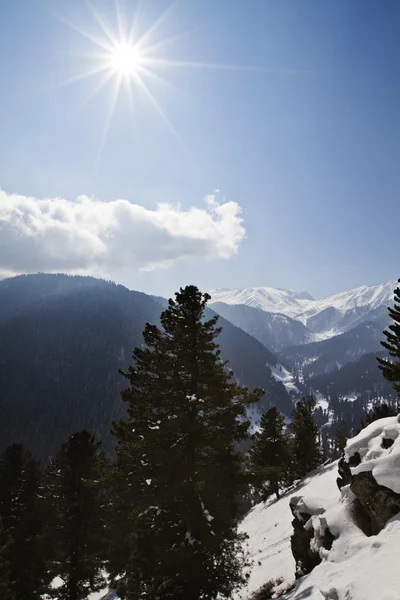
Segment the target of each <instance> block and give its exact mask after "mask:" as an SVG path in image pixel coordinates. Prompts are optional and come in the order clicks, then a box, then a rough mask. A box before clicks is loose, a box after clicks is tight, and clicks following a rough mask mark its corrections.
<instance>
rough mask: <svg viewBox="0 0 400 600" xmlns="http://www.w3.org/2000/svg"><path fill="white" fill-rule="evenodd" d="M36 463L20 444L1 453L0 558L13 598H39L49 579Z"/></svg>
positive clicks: (38, 472)
mask: <svg viewBox="0 0 400 600" xmlns="http://www.w3.org/2000/svg"><path fill="white" fill-rule="evenodd" d="M41 475H42V474H41V470H40V466H39V463H38V462H37V461H36V460H35V459H34V458H33V457H32V455H31V454H30V453H29V452H28V451H27V450H26V449H25V448H24V447H23V446H22V445H21V444H13V445H11V446H9V447H8V448H6V450H5V451H4V452H3V454H2V455H1V456H0V519H1V522H2V529H3V533H2V535H1V538H2V548H1V559H0V560H1V561H2V562H3V564H6V565H7V571H8V580H9V587H10V588H11V590H12V593H13V594H14V597H15V600H38V599H39V598H41V594H42V593H43V592H44V590H45V586H46V584H47V583H48V581H49V575H48V569H47V565H46V556H45V548H44V543H43V516H44V515H43V506H42V499H41V493H40V486H41Z"/></svg>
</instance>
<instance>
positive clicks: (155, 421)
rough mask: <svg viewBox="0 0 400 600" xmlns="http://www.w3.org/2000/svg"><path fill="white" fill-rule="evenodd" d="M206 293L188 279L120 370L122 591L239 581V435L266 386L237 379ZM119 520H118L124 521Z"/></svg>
mask: <svg viewBox="0 0 400 600" xmlns="http://www.w3.org/2000/svg"><path fill="white" fill-rule="evenodd" d="M209 298H210V296H208V294H201V292H200V291H199V290H198V289H197V288H196V287H195V286H188V287H186V288H184V289H181V290H180V292H178V293H177V294H176V300H170V301H169V305H168V308H167V310H165V311H164V312H163V313H162V315H161V324H162V328H163V329H162V330H160V329H159V328H158V327H156V326H155V325H150V324H147V325H146V327H145V330H144V333H143V338H144V342H145V347H143V348H136V349H135V350H134V352H133V359H134V365H133V366H131V367H129V369H128V370H127V371H126V372H123V375H124V376H125V377H126V378H127V379H128V381H129V387H128V388H127V389H126V390H124V392H123V393H122V398H123V400H125V401H126V402H127V404H128V419H127V420H126V421H122V422H120V423H118V424H116V425H115V433H116V436H117V440H118V445H117V462H116V476H115V477H116V481H117V484H116V486H117V488H118V489H119V493H118V498H119V506H118V510H117V511H116V512H117V513H118V514H119V516H120V517H122V519H125V529H126V534H127V535H126V536H125V544H126V552H127V554H126V555H125V558H123V555H124V553H123V552H118V553H117V554H118V557H119V558H120V559H121V561H120V562H119V564H117V563H118V560H117V561H116V562H114V565H113V569H114V571H113V572H114V574H115V573H116V572H118V571H120V572H121V573H124V577H123V579H122V582H121V584H120V586H119V593H120V595H121V596H122V597H123V598H129V599H130V600H136V599H139V598H144V597H146V598H147V599H148V600H155V599H158V600H164V599H167V598H168V599H172V598H173V599H174V600H199V599H200V598H201V599H204V600H207V599H215V598H216V597H217V596H218V597H221V598H224V597H225V598H229V597H231V593H232V591H233V590H234V589H235V588H236V587H238V586H239V585H240V584H241V583H242V582H243V576H242V566H243V565H242V562H241V559H240V557H239V551H240V543H239V542H240V536H239V535H238V533H237V528H236V524H237V518H238V515H239V501H238V500H239V496H240V494H241V493H242V492H243V491H244V490H245V487H246V477H245V473H244V472H243V467H242V459H243V457H242V455H241V453H240V451H239V450H238V447H237V444H238V442H241V441H243V440H245V439H246V438H247V430H248V422H247V421H246V419H245V411H246V406H247V405H248V404H249V403H251V402H254V401H256V400H258V398H259V396H260V393H261V392H260V391H259V390H256V391H255V392H254V393H253V394H249V392H248V391H247V389H245V388H242V387H239V386H238V385H236V384H235V383H233V382H232V381H231V378H232V375H231V373H230V372H228V370H227V369H226V368H225V363H224V362H222V361H221V359H220V350H219V348H218V345H217V344H216V342H215V338H216V337H217V336H218V334H219V333H220V329H219V328H218V327H216V323H217V319H218V317H217V316H215V317H212V318H211V319H209V320H207V321H205V320H204V311H205V308H206V303H207V301H208V300H209ZM121 529H122V527H120V530H121Z"/></svg>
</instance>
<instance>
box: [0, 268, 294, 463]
mask: <svg viewBox="0 0 400 600" xmlns="http://www.w3.org/2000/svg"><path fill="white" fill-rule="evenodd" d="M162 309H163V306H162V302H160V299H158V298H154V297H152V296H148V295H146V294H142V293H139V292H132V291H130V290H128V289H127V288H125V287H123V286H120V285H116V284H114V283H112V282H106V281H104V280H99V279H93V278H90V277H78V276H74V277H72V276H67V275H43V274H38V275H27V276H20V277H15V278H12V279H6V280H3V281H1V282H0V413H1V419H0V447H1V449H2V448H4V447H5V446H6V445H8V444H10V443H11V442H14V441H22V442H24V443H25V444H26V445H27V446H28V447H29V448H30V449H31V450H32V451H33V452H35V453H36V454H38V455H41V456H42V457H44V458H45V457H46V456H48V455H49V454H52V453H54V452H55V451H56V450H57V448H58V446H59V444H60V442H61V441H62V440H63V439H65V438H66V436H67V435H69V434H70V433H71V432H73V431H76V430H78V429H82V428H87V429H89V430H90V431H91V432H93V433H95V434H96V435H97V436H99V438H100V439H102V440H103V442H104V446H105V449H106V450H108V451H110V450H111V449H112V437H111V433H110V432H111V427H112V421H113V419H118V418H120V417H121V416H122V415H123V414H124V410H125V407H124V405H123V404H122V402H121V401H120V398H119V391H120V389H121V386H122V385H124V384H125V382H123V381H122V378H121V377H120V376H119V374H118V369H120V368H121V367H125V366H127V364H129V363H130V361H131V352H132V350H133V348H134V347H135V346H136V345H139V344H141V343H142V331H143V328H144V325H145V323H146V321H149V322H153V323H158V322H159V315H160V312H161V310H162ZM219 324H220V325H221V326H222V327H223V331H222V333H221V335H220V337H219V340H218V341H219V343H220V345H221V351H222V356H223V358H224V359H227V360H229V361H230V365H229V366H230V368H232V369H233V371H234V373H235V376H236V378H237V379H238V380H239V381H240V383H242V384H243V385H247V386H249V387H250V388H253V387H255V386H260V387H262V388H264V389H265V391H266V394H265V397H264V398H263V400H262V402H263V404H264V405H265V406H266V407H268V406H270V405H272V404H276V405H277V406H278V408H280V409H281V410H284V411H285V409H286V410H289V409H290V406H291V403H290V401H289V399H288V396H287V393H286V391H285V389H284V387H283V385H282V384H281V383H277V382H275V381H274V379H273V378H272V376H271V373H270V370H269V368H268V365H273V364H275V363H276V358H275V356H274V355H273V354H272V353H271V352H269V351H268V350H267V349H266V348H265V347H264V346H263V345H262V344H260V343H259V342H258V341H257V340H255V339H254V338H252V337H251V336H249V335H248V334H246V333H245V332H243V331H242V330H241V329H239V328H237V327H235V326H234V325H232V324H231V323H229V322H228V321H225V320H224V319H222V318H220V323H219Z"/></svg>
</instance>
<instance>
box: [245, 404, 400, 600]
mask: <svg viewBox="0 0 400 600" xmlns="http://www.w3.org/2000/svg"><path fill="white" fill-rule="evenodd" d="M383 438H385V439H390V440H393V444H392V446H390V448H387V449H385V448H382V447H381V442H382V439H383ZM355 452H359V453H360V455H361V458H362V462H361V465H360V466H361V467H363V468H365V467H364V466H365V465H370V467H369V468H371V469H372V473H373V475H374V477H376V478H377V480H378V479H379V480H380V481H381V482H383V481H384V482H385V483H381V485H386V487H390V488H391V489H393V490H394V491H396V490H397V493H400V461H399V456H400V416H399V417H388V418H386V419H380V420H379V421H375V422H374V423H371V424H370V425H369V426H368V427H366V428H365V429H364V430H363V431H361V433H360V434H359V435H357V436H356V437H355V438H353V439H351V440H349V441H348V443H347V446H346V456H347V458H350V456H353V455H354V453H355ZM395 459H396V460H395ZM360 466H359V467H360ZM337 467H338V463H337V462H335V463H332V464H330V465H327V466H324V467H321V468H320V469H317V470H316V471H314V473H312V474H310V476H309V477H307V478H306V479H305V480H303V481H302V482H301V484H300V485H299V486H298V487H297V488H296V489H295V490H293V491H292V493H288V494H286V495H285V496H284V497H282V498H281V499H280V500H278V501H273V500H272V499H270V500H269V501H267V502H265V503H261V504H258V505H256V506H255V507H254V508H253V509H252V510H251V511H250V512H249V513H248V515H247V516H246V517H245V518H244V520H243V521H242V523H241V525H240V530H241V531H243V532H245V533H247V534H248V536H249V539H248V541H247V544H248V551H249V555H250V558H252V559H253V560H254V565H253V567H252V568H251V571H250V578H249V581H248V585H247V588H246V589H245V590H242V591H241V592H240V593H238V594H236V596H235V600H239V599H248V598H249V597H250V594H251V593H252V592H253V591H255V590H257V589H259V588H260V587H261V586H262V585H263V584H264V583H266V582H267V581H269V580H271V579H273V580H276V579H279V578H282V579H283V584H282V586H283V588H286V589H287V588H288V586H289V585H290V584H291V583H293V582H294V571H295V563H294V560H293V557H292V554H291V551H290V536H291V534H292V527H291V521H292V518H293V517H292V513H291V510H290V506H289V502H290V504H291V506H292V508H293V511H294V513H295V514H296V515H298V516H299V517H300V518H303V517H304V514H307V515H309V518H308V517H307V518H308V520H307V521H306V522H305V523H304V526H305V528H306V529H308V530H309V531H313V538H312V540H311V543H310V548H311V549H312V550H313V551H315V552H318V553H319V554H320V557H321V563H320V564H319V565H318V566H317V567H315V568H314V570H313V571H312V572H311V573H310V574H309V575H305V576H303V577H301V578H300V579H298V580H297V582H296V586H295V588H294V590H293V591H292V592H288V593H287V594H285V595H284V596H282V598H285V599H286V600H304V599H305V598H307V600H400V569H399V565H398V559H399V554H400V513H399V514H398V515H396V516H394V517H393V518H392V519H390V520H389V521H388V523H387V524H386V526H385V528H384V529H383V530H382V531H381V532H380V533H379V534H378V535H375V536H370V537H367V536H366V535H365V534H364V533H363V532H362V531H361V529H359V528H358V527H357V525H356V524H355V522H354V519H353V503H354V495H353V493H352V492H351V490H350V488H349V486H345V487H343V488H342V490H341V492H339V490H338V488H337V485H336V478H337V476H338V471H337ZM359 467H355V468H353V469H352V471H353V473H354V472H356V471H357V469H359ZM327 528H329V531H330V532H331V533H332V535H333V536H334V538H335V539H334V541H333V544H332V547H331V549H327V548H324V547H323V536H324V534H325V532H326V531H327ZM282 586H280V587H281V588H282Z"/></svg>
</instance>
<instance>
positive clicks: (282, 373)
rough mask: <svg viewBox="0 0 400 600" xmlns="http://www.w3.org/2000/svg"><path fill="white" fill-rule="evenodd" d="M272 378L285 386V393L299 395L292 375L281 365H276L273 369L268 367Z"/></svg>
mask: <svg viewBox="0 0 400 600" xmlns="http://www.w3.org/2000/svg"><path fill="white" fill-rule="evenodd" d="M270 369H271V374H272V377H273V378H274V379H275V381H280V382H281V383H283V385H284V386H285V389H286V391H287V392H288V393H289V394H290V393H291V392H293V393H295V394H299V393H300V392H299V389H298V388H297V386H296V384H295V381H294V377H293V374H292V373H291V372H290V371H288V370H287V369H286V367H284V366H283V365H280V364H277V365H275V366H274V367H270Z"/></svg>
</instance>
